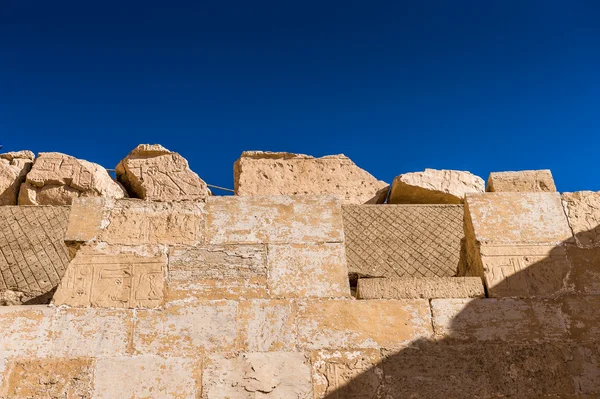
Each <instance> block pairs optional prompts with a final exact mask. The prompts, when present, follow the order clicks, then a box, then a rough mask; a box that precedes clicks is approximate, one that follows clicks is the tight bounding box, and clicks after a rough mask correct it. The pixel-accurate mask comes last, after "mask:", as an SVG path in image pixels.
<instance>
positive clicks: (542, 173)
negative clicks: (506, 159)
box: [487, 169, 556, 192]
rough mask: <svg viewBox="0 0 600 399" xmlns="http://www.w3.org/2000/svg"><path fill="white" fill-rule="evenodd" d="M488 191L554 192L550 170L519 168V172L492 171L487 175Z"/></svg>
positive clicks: (554, 187)
mask: <svg viewBox="0 0 600 399" xmlns="http://www.w3.org/2000/svg"><path fill="white" fill-rule="evenodd" d="M487 191H489V192H540V191H541V192H544V191H547V192H555V191H556V186H555V185H554V179H553V178H552V172H550V170H548V169H545V170H521V171H519V172H492V173H490V177H488V185H487Z"/></svg>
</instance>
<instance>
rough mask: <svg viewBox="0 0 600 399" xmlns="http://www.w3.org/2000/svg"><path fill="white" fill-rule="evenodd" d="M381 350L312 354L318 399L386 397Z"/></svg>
mask: <svg viewBox="0 0 600 399" xmlns="http://www.w3.org/2000/svg"><path fill="white" fill-rule="evenodd" d="M380 361H381V356H380V354H379V350H377V349H363V350H350V351H338V350H336V351H332V350H321V351H315V352H312V353H311V363H312V380H313V390H314V393H315V396H314V397H315V399H326V398H344V399H360V398H373V399H375V398H383V397H384V396H383V393H384V390H383V388H384V386H383V367H382V365H381V363H380Z"/></svg>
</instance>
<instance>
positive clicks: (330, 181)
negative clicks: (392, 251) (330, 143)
mask: <svg viewBox="0 0 600 399" xmlns="http://www.w3.org/2000/svg"><path fill="white" fill-rule="evenodd" d="M234 189H235V194H236V195H241V196H248V195H320V194H335V195H338V196H339V197H340V198H341V200H342V202H343V203H344V204H365V203H383V202H384V201H385V197H386V196H387V191H388V184H387V183H385V182H383V181H380V180H377V179H376V178H375V177H373V176H372V175H371V174H370V173H368V172H367V171H365V170H363V169H361V168H359V167H358V166H356V164H355V163H354V162H352V161H351V160H350V158H348V157H346V156H344V155H342V154H340V155H329V156H325V157H322V158H313V157H311V156H309V155H303V154H290V153H286V152H262V151H245V152H243V153H242V155H241V157H240V158H239V159H238V160H237V161H236V162H235V164H234Z"/></svg>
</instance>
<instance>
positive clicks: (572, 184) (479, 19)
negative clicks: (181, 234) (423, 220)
mask: <svg viewBox="0 0 600 399" xmlns="http://www.w3.org/2000/svg"><path fill="white" fill-rule="evenodd" d="M598 21H600V3H599V2H598V1H595V0H581V1H578V0H573V1H569V2H567V1H552V0H546V1H533V0H532V1H523V0H521V1H512V0H507V1H498V2H490V1H479V0H478V1H422V2H404V1H350V0H345V1H323V0H320V1H310V0H307V1H302V2H300V1H294V2H292V1H281V0H279V1H272V2H271V1H268V2H267V1H259V0H257V1H252V2H250V1H233V0H230V1H227V0H224V1H212V2H204V1H189V2H178V1H169V2H166V1H152V0H146V1H143V2H142V1H118V2H117V1H112V0H105V1H102V2H88V1H55V2H49V1H40V0H31V1H17V0H0V143H2V144H4V150H18V149H31V150H33V151H34V152H39V151H60V152H65V153H68V154H71V155H74V156H76V157H80V158H84V159H88V160H90V161H94V162H98V163H100V164H102V165H103V166H105V167H107V168H112V167H114V166H115V165H116V164H117V162H118V161H119V160H120V159H121V158H123V157H124V156H125V155H126V154H127V153H128V152H129V151H130V150H131V149H132V148H134V147H135V146H136V145H137V144H138V143H161V144H163V145H164V146H166V147H167V148H169V149H171V150H175V151H178V152H180V153H181V154H182V155H183V156H185V157H186V158H187V159H188V160H189V162H190V165H191V166H192V169H193V170H194V171H196V172H197V173H198V174H199V175H200V176H201V177H202V178H203V179H204V180H206V181H207V182H208V183H211V184H216V185H222V186H226V187H233V177H232V175H233V162H234V161H235V160H236V159H237V158H238V156H239V155H240V153H241V152H242V151H243V150H253V149H261V150H272V151H291V152H300V153H307V154H312V155H315V156H321V155H327V154H336V153H344V154H346V155H348V156H349V157H351V158H352V159H353V160H354V161H355V162H356V163H357V164H358V165H359V166H361V167H363V168H365V169H367V170H368V171H370V172H371V173H372V174H374V175H375V176H377V177H378V178H380V179H383V180H386V181H388V182H391V180H392V179H393V177H394V176H396V175H398V174H400V173H403V172H409V171H417V170H422V169H424V168H426V167H431V168H438V169H441V168H444V169H459V170H469V171H471V172H473V173H475V174H478V175H480V176H482V177H483V178H484V179H487V176H488V174H489V172H490V171H500V170H520V169H537V168H550V169H552V171H553V174H554V176H555V180H556V183H557V186H558V188H559V190H560V191H575V190H583V189H590V190H600V178H599V177H598V171H599V167H598V152H599V151H598V150H599V147H600V23H599V22H598Z"/></svg>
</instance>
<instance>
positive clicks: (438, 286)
mask: <svg viewBox="0 0 600 399" xmlns="http://www.w3.org/2000/svg"><path fill="white" fill-rule="evenodd" d="M484 296H485V292H484V289H483V283H482V281H481V278H480V277H425V278H423V277H399V278H361V279H359V280H358V298H360V299H412V298H477V297H484Z"/></svg>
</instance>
